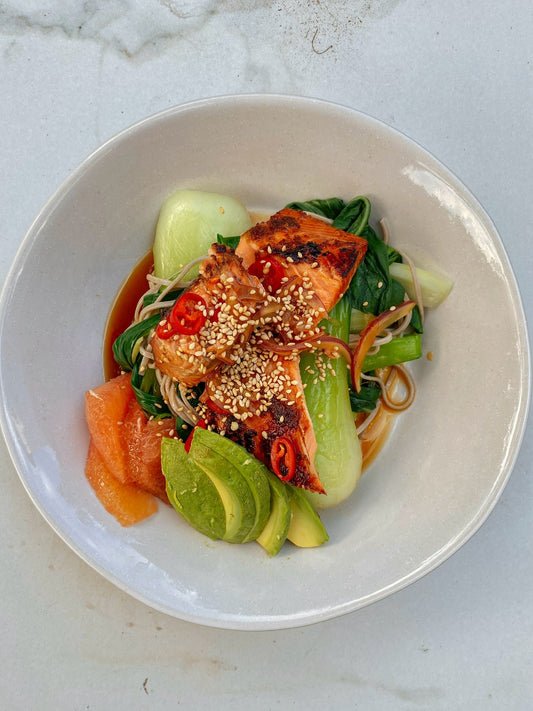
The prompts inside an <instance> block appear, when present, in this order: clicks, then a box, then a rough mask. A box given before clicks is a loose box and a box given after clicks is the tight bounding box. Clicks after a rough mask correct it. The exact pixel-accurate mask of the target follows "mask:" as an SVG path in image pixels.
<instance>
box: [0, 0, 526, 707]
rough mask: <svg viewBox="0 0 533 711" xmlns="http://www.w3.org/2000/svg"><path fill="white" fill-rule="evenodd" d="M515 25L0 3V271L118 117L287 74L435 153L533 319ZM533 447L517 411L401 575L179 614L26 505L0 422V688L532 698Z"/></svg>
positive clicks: (109, 695) (362, 703)
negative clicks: (472, 531) (307, 600)
mask: <svg viewBox="0 0 533 711" xmlns="http://www.w3.org/2000/svg"><path fill="white" fill-rule="evenodd" d="M491 5H492V4H491ZM532 36H533V15H532V14H531V11H530V8H529V3H527V2H524V0H504V1H503V2H501V3H498V4H494V5H492V6H491V7H490V9H489V8H488V6H487V3H485V2H481V0H472V1H471V2H469V3H465V2H463V0H449V1H448V2H446V3H443V2H441V1H440V0H418V1H416V0H381V2H379V1H378V0H374V1H372V0H352V2H349V3H347V2H341V1H340V0H329V1H327V0H307V1H304V0H283V1H280V2H274V0H249V2H247V3H240V2H237V1H236V0H218V1H217V0H144V1H142V2H141V0H108V1H107V2H98V0H91V1H89V2H85V1H84V2H81V0H73V1H71V2H69V3H65V2H59V1H58V0H41V2H39V3H37V2H34V1H32V0H7V1H5V2H1V3H0V57H1V59H0V101H1V106H2V112H1V114H0V127H1V131H0V147H1V150H0V165H1V170H0V175H1V176H2V190H3V195H2V200H1V202H0V216H1V224H2V229H1V233H0V240H1V250H0V274H1V275H2V277H3V278H5V276H6V274H7V271H8V269H9V266H10V264H11V262H12V260H13V257H14V255H15V253H16V250H17V248H18V246H19V244H20V242H21V241H22V239H23V237H24V234H25V233H26V231H27V229H28V228H29V226H30V224H31V222H32V220H33V218H34V217H35V216H36V214H37V213H38V211H39V209H40V208H41V206H42V205H43V203H44V202H45V201H46V200H47V198H48V197H49V196H50V195H51V194H52V193H53V191H54V190H55V189H56V188H57V187H58V186H59V185H60V183H61V182H62V181H63V180H64V179H65V178H66V177H67V176H68V175H69V173H70V172H71V171H72V170H73V169H74V168H75V167H76V166H77V165H78V164H79V163H80V161H81V160H83V159H84V158H85V157H86V156H87V155H88V154H89V153H90V152H92V151H93V150H94V149H95V148H96V147H97V146H98V145H100V144H101V143H102V142H103V141H105V140H106V139H107V138H109V137H111V136H112V135H114V134H115V133H116V132H118V131H119V130H121V129H123V128H125V127H126V126H128V125H130V124H132V123H134V122H136V121H137V120H139V119H141V118H143V117H144V116H147V115H149V114H152V113H155V112H156V111H159V110H161V109H165V108H167V107H170V106H173V105H176V104H180V103H183V102H185V101H189V100H192V99H196V98H202V97H206V96H213V95H220V94H231V93H249V92H276V93H290V94H300V95H305V96H313V97H319V98H323V99H328V100H332V101H335V102H339V103H342V104H345V105H348V106H351V107H354V108H357V109H359V110H361V111H363V112H366V113H368V114H370V115H372V116H374V117H376V118H378V119H381V120H382V121H385V122H386V123H389V124H390V125H392V126H393V127H395V128H396V129H399V130H400V131H402V132H404V133H405V134H407V135H408V136H409V137H411V138H413V139H415V140H416V141H418V142H419V143H420V144H422V145H423V146H424V147H425V148H426V149H427V150H429V151H430V152H432V153H433V154H434V155H436V156H437V157H438V158H439V159H440V160H441V161H442V162H443V163H444V164H445V165H447V167H449V168H450V169H451V170H452V171H453V172H455V173H456V175H457V176H458V177H459V178H460V179H461V180H462V181H463V182H464V183H466V184H467V185H468V186H469V188H470V189H471V190H472V192H473V193H474V194H475V195H476V197H477V198H478V199H479V200H480V202H481V203H482V204H483V205H484V206H485V208H486V209H487V211H488V212H489V214H490V215H491V217H492V219H493V220H494V222H495V224H496V226H497V228H498V229H499V231H500V234H501V236H502V239H503V242H504V244H505V247H506V249H507V252H508V254H509V257H510V260H511V263H512V265H513V267H514V270H515V273H516V276H517V279H518V282H519V285H520V287H521V291H522V296H523V300H524V305H525V310H526V313H527V315H528V317H529V320H530V322H531V321H532V320H533V286H532V284H533V282H532V279H531V275H532V274H533V256H532V252H531V247H530V241H531V240H530V237H529V230H530V227H529V226H530V225H531V223H532V222H533V208H532V200H531V194H532V192H533V179H532V172H531V145H532V144H533V124H532V121H531V116H532V113H533V77H532V64H531V59H532V54H531V46H532V44H531V37H532ZM496 386H497V385H496ZM532 459H533V426H532V424H531V422H530V423H529V425H528V427H527V430H526V434H525V438H524V443H523V447H522V450H521V454H520V456H519V458H518V461H517V463H516V466H515V469H514V472H513V474H512V476H511V479H510V481H509V484H508V485H507V487H506V489H505V491H504V493H503V496H502V497H501V499H500V501H499V503H498V504H497V506H496V508H495V510H494V511H493V513H492V514H491V516H490V517H489V519H488V521H487V522H486V523H485V524H484V525H483V527H482V528H481V530H480V531H479V532H478V533H477V534H476V535H475V536H474V537H473V538H472V539H471V540H470V541H469V542H468V543H467V544H466V545H465V546H464V547H463V548H462V549H461V550H460V551H459V552H458V553H456V554H455V555H454V556H453V557H452V558H451V559H450V560H448V561H447V562H446V563H444V564H443V565H442V566H440V567H439V568H438V569H437V570H435V571H434V572H433V573H431V574H430V575H428V576H426V577H425V578H423V579H422V580H420V581H419V582H417V583H416V584H414V585H411V586H410V587H408V588H407V589H405V590H403V591H401V592H399V593H397V594H395V595H393V596H392V597H389V598H388V599H385V600H383V601H381V602H379V603H376V604H374V605H372V606H370V607H368V608H365V609H363V610H360V611H358V612H355V613H352V614H350V615H347V616H344V617H342V618H340V619H337V620H332V621H329V622H324V623H320V624H316V625H313V626H311V627H304V628H300V629H295V630H285V631H280V632H261V633H255V632H232V631H224V630H216V629H210V628H205V627H199V626H195V625H192V624H189V623H186V622H181V621H179V620H177V619H173V618H170V617H167V616H165V615H163V614H161V613H159V612H156V611H153V610H151V609H149V608H148V607H146V606H144V605H143V604H142V603H140V602H137V601H136V600H134V599H132V598H130V597H129V596H127V595H126V594H124V593H122V592H121V591H120V590H118V589H117V588H115V587H114V586H113V585H111V584H110V583H108V582H107V581H106V580H104V579H103V578H101V577H100V576H99V575H98V574H97V573H96V572H95V571H93V570H92V569H91V568H89V567H88V566H87V565H86V564H85V563H83V562H82V561H81V560H80V559H78V558H77V557H76V555H75V554H74V553H73V552H72V551H71V550H70V549H69V548H68V547H67V546H66V545H65V544H64V543H63V542H62V541H61V540H60V539H59V538H58V536H57V535H56V534H55V533H54V532H53V531H52V530H51V529H50V528H49V527H48V526H47V524H46V523H45V522H44V520H43V519H42V518H41V516H40V514H39V513H38V512H37V510H36V509H35V508H34V506H33V505H32V503H31V502H30V500H29V498H28V496H27V495H26V493H25V491H24V489H23V487H22V485H21V484H20V482H19V480H18V477H17V475H16V472H15V470H14V468H13V465H12V463H11V460H10V458H9V456H8V453H7V450H6V447H5V445H4V444H3V442H2V443H1V444H0V472H1V478H2V483H3V487H4V495H3V496H2V497H1V499H0V516H1V520H2V527H1V533H0V537H1V544H0V555H1V561H2V575H1V576H0V599H1V600H2V604H1V607H0V619H1V628H0V629H1V636H2V645H1V648H0V660H1V662H0V697H1V698H2V702H1V704H0V705H1V706H2V708H4V709H6V711H19V710H20V711H22V710H24V711H27V710H28V709H40V711H46V710H47V709H54V711H57V709H69V711H73V710H76V711H82V710H89V709H90V710H91V711H96V710H102V711H107V710H108V709H110V708H114V709H117V711H118V710H121V709H163V708H164V709H167V708H178V707H179V708H191V709H198V710H200V709H211V708H212V707H213V705H216V707H217V708H219V709H232V711H240V710H241V709H242V710H243V711H244V710H248V709H250V708H254V709H285V708H290V709H306V710H310V709H324V708H326V709H327V708H331V707H336V708H341V709H354V708H361V709H379V711H387V710H389V709H391V710H392V709H394V710H395V711H396V710H399V709H409V710H412V709H431V711H448V710H449V709H454V710H455V709H468V710H469V711H477V710H479V711H481V710H483V711H485V710H486V709H491V708H494V709H506V710H510V709H511V710H516V711H522V710H526V709H530V708H533V675H532V673H531V670H532V668H533V641H532V640H533V595H532V594H531V590H532V588H533V505H532V501H533V483H532V481H533V478H532V476H531V474H532V467H531V461H532ZM317 584H319V581H317Z"/></svg>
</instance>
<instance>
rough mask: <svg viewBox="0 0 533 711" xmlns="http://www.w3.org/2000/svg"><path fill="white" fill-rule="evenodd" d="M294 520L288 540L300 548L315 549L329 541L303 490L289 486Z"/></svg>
mask: <svg viewBox="0 0 533 711" xmlns="http://www.w3.org/2000/svg"><path fill="white" fill-rule="evenodd" d="M287 490H288V492H289V499H290V504H291V511H292V518H291V523H290V526H289V532H288V533H287V538H288V540H289V541H291V543H294V545H295V546H299V547H300V548H314V547H316V546H321V545H322V544H323V543H326V541H328V540H329V536H328V534H327V531H326V529H325V528H324V524H323V523H322V521H321V520H320V517H319V515H318V514H317V512H316V511H315V510H314V508H313V507H312V506H311V504H310V503H309V501H308V499H307V498H306V495H305V494H304V492H303V491H302V489H297V488H296V487H295V486H288V487H287Z"/></svg>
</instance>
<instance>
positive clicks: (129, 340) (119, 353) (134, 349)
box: [113, 314, 161, 373]
mask: <svg viewBox="0 0 533 711" xmlns="http://www.w3.org/2000/svg"><path fill="white" fill-rule="evenodd" d="M160 318H161V316H160V315H159V314H154V316H150V318H147V319H146V320H144V321H140V322H139V323H136V324H134V325H133V326H130V327H129V328H127V329H126V330H125V331H124V332H123V333H121V334H120V336H118V338H116V339H115V342H114V343H113V357H114V358H115V361H116V362H117V364H118V365H119V366H120V367H121V368H122V370H124V371H125V372H126V373H129V372H130V371H131V370H133V366H134V364H135V361H136V360H137V355H138V352H139V350H138V349H139V343H140V340H141V339H142V338H143V337H144V336H147V335H148V334H149V333H150V331H151V330H152V328H155V327H156V326H157V324H158V323H159V320H160Z"/></svg>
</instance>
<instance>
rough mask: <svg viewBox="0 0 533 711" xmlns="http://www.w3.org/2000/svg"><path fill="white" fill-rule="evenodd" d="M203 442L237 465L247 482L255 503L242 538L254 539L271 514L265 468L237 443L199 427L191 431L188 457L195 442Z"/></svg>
mask: <svg viewBox="0 0 533 711" xmlns="http://www.w3.org/2000/svg"><path fill="white" fill-rule="evenodd" d="M200 444H201V445H203V446H205V447H207V448H209V449H210V450H211V451H216V452H217V454H218V455H219V456H220V458H223V459H224V460H225V461H226V462H227V463H229V464H231V465H233V466H234V467H236V468H237V469H238V470H239V471H240V473H241V474H242V476H243V477H244V478H245V480H246V481H247V482H248V485H249V487H250V491H251V493H252V496H253V499H254V503H255V520H254V523H253V526H252V528H251V529H250V531H249V532H248V535H247V536H246V537H245V538H244V539H243V543H245V542H246V541H254V540H255V539H256V538H257V536H258V535H259V534H260V533H261V531H262V530H263V529H264V527H265V524H266V522H267V520H268V517H269V515H270V485H269V483H268V477H269V476H270V472H269V470H268V469H267V467H266V466H265V465H264V464H262V462H260V461H259V460H258V459H256V458H255V457H254V456H252V455H251V454H250V453H249V452H247V451H246V449H244V447H241V446H240V445H239V444H237V443H236V442H232V441H231V440H230V439H227V438H226V437H221V436H220V435H219V434H217V433H216V432H210V431H209V430H203V429H198V430H196V432H195V433H194V438H193V446H191V456H193V457H194V452H195V448H196V446H197V445H200Z"/></svg>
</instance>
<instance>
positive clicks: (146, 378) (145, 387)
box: [131, 356, 171, 418]
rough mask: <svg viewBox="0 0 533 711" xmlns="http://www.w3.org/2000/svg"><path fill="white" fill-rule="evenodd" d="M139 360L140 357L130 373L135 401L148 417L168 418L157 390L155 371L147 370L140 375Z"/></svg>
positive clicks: (166, 408) (167, 411) (168, 413)
mask: <svg viewBox="0 0 533 711" xmlns="http://www.w3.org/2000/svg"><path fill="white" fill-rule="evenodd" d="M141 360H142V357H141V356H139V357H138V358H137V360H136V361H135V363H134V364H133V369H132V371H131V387H132V389H133V392H134V393H135V399H136V400H137V402H138V403H139V405H140V406H141V407H142V409H143V410H144V412H145V413H146V415H147V416H148V417H150V416H153V417H156V418H160V417H170V416H171V414H170V410H169V409H168V407H167V405H166V403H165V401H164V400H163V398H162V396H161V392H160V390H159V383H158V382H157V377H156V374H155V370H154V369H153V368H147V369H146V372H145V373H144V374H142V375H141V373H140V372H139V365H140V363H141Z"/></svg>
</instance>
